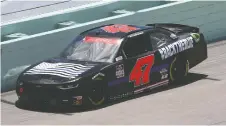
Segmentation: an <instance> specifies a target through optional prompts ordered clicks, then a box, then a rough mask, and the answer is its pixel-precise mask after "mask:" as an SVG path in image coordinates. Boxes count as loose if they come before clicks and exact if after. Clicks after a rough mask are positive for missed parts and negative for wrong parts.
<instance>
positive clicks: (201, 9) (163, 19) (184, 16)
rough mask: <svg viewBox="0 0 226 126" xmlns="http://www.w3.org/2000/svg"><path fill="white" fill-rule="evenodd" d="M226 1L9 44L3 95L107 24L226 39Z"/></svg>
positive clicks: (163, 9)
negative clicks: (181, 29) (172, 26)
mask: <svg viewBox="0 0 226 126" xmlns="http://www.w3.org/2000/svg"><path fill="white" fill-rule="evenodd" d="M225 6H226V1H218V2H215V1H182V2H174V3H170V4H166V5H162V6H158V7H153V8H149V9H143V10H139V11H137V12H131V13H126V14H121V15H116V16H112V17H109V18H105V19H100V20H96V21H91V22H87V23H83V24H79V25H76V26H71V27H66V28H61V29H57V30H54V31H49V32H45V33H40V34H35V35H31V36H28V37H24V38H20V39H14V40H9V41H5V42H2V43H1V46H2V69H1V72H2V74H1V77H2V91H6V90H10V89H14V87H15V80H16V78H17V75H18V74H19V73H20V72H21V70H23V69H24V68H26V67H27V66H29V65H30V64H33V63H35V62H38V61H40V60H43V59H46V58H50V57H53V56H56V55H58V54H59V53H60V52H61V51H62V50H63V49H64V48H65V47H66V46H67V45H68V44H69V43H70V42H71V41H72V40H73V39H74V38H75V37H76V35H78V34H79V33H80V32H82V31H84V30H87V29H90V28H94V27H96V26H99V25H103V24H110V23H120V24H122V23H126V24H137V25H145V24H148V23H180V24H185V25H191V26H196V27H199V28H200V30H201V32H203V33H204V35H205V37H206V39H207V41H208V42H212V41H215V40H219V39H222V38H225V37H226V27H225V26H226V17H225V14H226V8H225Z"/></svg>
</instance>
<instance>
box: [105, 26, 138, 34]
mask: <svg viewBox="0 0 226 126" xmlns="http://www.w3.org/2000/svg"><path fill="white" fill-rule="evenodd" d="M102 29H103V30H104V31H106V32H109V33H117V32H124V33H127V32H130V31H134V30H137V29H138V28H136V27H132V26H128V25H111V26H105V27H103V28H102Z"/></svg>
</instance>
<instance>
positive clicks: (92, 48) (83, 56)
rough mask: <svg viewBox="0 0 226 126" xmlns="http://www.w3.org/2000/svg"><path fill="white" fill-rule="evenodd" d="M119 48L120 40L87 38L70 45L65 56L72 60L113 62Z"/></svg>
mask: <svg viewBox="0 0 226 126" xmlns="http://www.w3.org/2000/svg"><path fill="white" fill-rule="evenodd" d="M119 46H120V39H119V38H103V37H102V38H101V37H91V36H86V37H84V38H83V39H82V40H80V41H76V42H74V43H73V44H72V45H70V47H69V48H68V49H66V51H65V52H64V54H63V55H64V57H66V58H67V59H70V60H82V61H95V62H112V61H113V58H114V56H115V54H116V53H117V50H118V49H119Z"/></svg>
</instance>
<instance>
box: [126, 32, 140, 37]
mask: <svg viewBox="0 0 226 126" xmlns="http://www.w3.org/2000/svg"><path fill="white" fill-rule="evenodd" d="M143 33H144V32H143V31H141V32H137V33H133V34H131V35H129V36H128V37H135V36H138V35H141V34H143Z"/></svg>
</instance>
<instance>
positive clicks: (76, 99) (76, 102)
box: [73, 96, 82, 105]
mask: <svg viewBox="0 0 226 126" xmlns="http://www.w3.org/2000/svg"><path fill="white" fill-rule="evenodd" d="M73 98H74V100H73V105H81V104H82V96H75V97H73Z"/></svg>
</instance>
